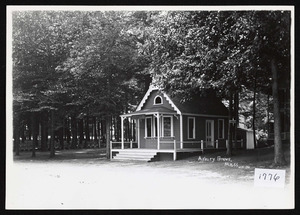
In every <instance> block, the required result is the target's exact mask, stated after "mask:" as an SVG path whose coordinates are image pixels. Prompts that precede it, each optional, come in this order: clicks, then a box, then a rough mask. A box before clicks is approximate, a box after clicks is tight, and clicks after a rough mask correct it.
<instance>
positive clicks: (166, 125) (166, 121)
mask: <svg viewBox="0 0 300 215" xmlns="http://www.w3.org/2000/svg"><path fill="white" fill-rule="evenodd" d="M171 121H172V120H171V117H170V116H164V117H163V136H164V137H171V136H172V135H173V134H172V122H171Z"/></svg>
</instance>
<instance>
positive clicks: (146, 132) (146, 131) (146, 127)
mask: <svg viewBox="0 0 300 215" xmlns="http://www.w3.org/2000/svg"><path fill="white" fill-rule="evenodd" d="M148 119H150V120H151V123H150V129H151V130H150V131H151V134H150V136H148V126H147V120H148ZM149 137H153V120H152V116H148V117H146V118H145V138H149Z"/></svg>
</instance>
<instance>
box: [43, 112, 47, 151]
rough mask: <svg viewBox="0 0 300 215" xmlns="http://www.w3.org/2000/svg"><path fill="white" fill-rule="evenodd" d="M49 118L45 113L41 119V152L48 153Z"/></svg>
mask: <svg viewBox="0 0 300 215" xmlns="http://www.w3.org/2000/svg"><path fill="white" fill-rule="evenodd" d="M47 124H48V116H47V113H43V114H42V117H41V150H42V151H47V148H48V147H47V142H48V132H47V130H48V126H47Z"/></svg>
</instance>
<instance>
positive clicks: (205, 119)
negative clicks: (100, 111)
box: [111, 85, 228, 161]
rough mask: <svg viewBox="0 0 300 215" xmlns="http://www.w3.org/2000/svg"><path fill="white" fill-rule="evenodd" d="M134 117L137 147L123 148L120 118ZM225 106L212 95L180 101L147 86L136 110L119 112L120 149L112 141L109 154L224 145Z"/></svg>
mask: <svg viewBox="0 0 300 215" xmlns="http://www.w3.org/2000/svg"><path fill="white" fill-rule="evenodd" d="M127 117H129V118H131V119H133V120H134V121H135V125H136V126H135V128H136V132H135V133H136V145H137V148H135V149H133V148H132V145H133V144H132V143H131V144H130V148H127V149H125V148H124V144H125V142H124V131H123V121H124V119H125V118H127ZM227 128H228V110H227V108H226V107H225V106H224V104H223V103H222V102H221V101H220V99H218V98H217V97H216V96H214V95H210V96H206V97H197V98H195V99H193V100H191V101H188V102H185V103H180V99H179V98H176V97H174V98H171V97H170V96H169V95H167V94H166V93H165V92H163V91H161V90H159V89H158V88H156V87H154V86H152V85H151V86H150V88H149V89H148V91H147V93H146V94H145V96H144V98H143V99H142V101H141V102H140V104H139V105H138V107H137V109H136V111H135V112H132V113H127V114H124V115H121V130H122V132H121V140H122V141H121V149H115V148H113V143H112V145H111V149H112V150H111V158H113V159H134V158H136V160H148V161H149V160H152V159H155V157H159V154H162V153H172V154H173V159H174V160H176V155H177V153H180V152H196V151H203V149H207V148H210V149H213V148H225V147H226V139H227Z"/></svg>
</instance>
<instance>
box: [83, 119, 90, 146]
mask: <svg viewBox="0 0 300 215" xmlns="http://www.w3.org/2000/svg"><path fill="white" fill-rule="evenodd" d="M89 125H90V124H89V117H88V116H86V118H85V126H84V128H85V129H84V130H85V148H86V147H87V146H88V143H89V141H90V140H91V138H90V128H89Z"/></svg>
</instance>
